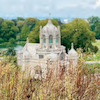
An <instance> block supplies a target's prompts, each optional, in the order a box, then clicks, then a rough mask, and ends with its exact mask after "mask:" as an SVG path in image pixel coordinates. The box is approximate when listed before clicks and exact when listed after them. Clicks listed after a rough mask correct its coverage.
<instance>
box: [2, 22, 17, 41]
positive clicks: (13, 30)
mask: <svg viewBox="0 0 100 100" xmlns="http://www.w3.org/2000/svg"><path fill="white" fill-rule="evenodd" d="M17 33H18V28H17V27H16V26H15V25H14V22H13V21H10V20H6V21H4V22H3V23H2V25H1V38H3V40H4V41H6V42H7V41H8V40H9V39H10V38H15V39H16V35H17Z"/></svg>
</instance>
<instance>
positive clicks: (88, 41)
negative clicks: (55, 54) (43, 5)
mask: <svg viewBox="0 0 100 100" xmlns="http://www.w3.org/2000/svg"><path fill="white" fill-rule="evenodd" d="M61 40H62V44H63V45H65V46H66V47H68V48H70V45H71V43H72V42H73V43H74V46H75V49H76V48H80V47H81V48H82V49H83V50H85V51H86V50H87V48H90V47H91V46H92V42H94V41H95V33H94V32H92V31H90V25H89V24H88V23H87V22H86V21H85V20H84V19H79V18H76V19H74V20H73V21H72V22H70V23H68V24H64V25H62V26H61Z"/></svg>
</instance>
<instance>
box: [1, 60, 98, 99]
mask: <svg viewBox="0 0 100 100" xmlns="http://www.w3.org/2000/svg"><path fill="white" fill-rule="evenodd" d="M0 100H100V78H99V77H95V74H93V73H91V74H89V73H88V71H87V69H86V67H85V65H84V62H82V61H79V65H78V66H77V67H74V68H73V67H72V66H71V65H70V69H69V70H68V72H67V73H66V74H64V72H63V69H62V67H61V66H60V73H59V75H57V76H56V77H54V75H53V71H50V74H49V76H48V77H47V79H46V80H41V81H40V80H35V79H34V78H32V77H28V78H25V77H24V76H23V73H22V72H21V71H20V70H19V68H18V66H15V65H12V64H11V63H7V62H6V61H4V62H2V63H1V64H0Z"/></svg>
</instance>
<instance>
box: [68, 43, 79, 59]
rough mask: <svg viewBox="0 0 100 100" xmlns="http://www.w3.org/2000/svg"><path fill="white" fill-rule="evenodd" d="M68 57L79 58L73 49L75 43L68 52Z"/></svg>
mask: <svg viewBox="0 0 100 100" xmlns="http://www.w3.org/2000/svg"><path fill="white" fill-rule="evenodd" d="M68 55H69V56H70V57H77V56H78V54H77V52H76V51H75V49H74V47H73V43H72V44H71V50H70V51H69V52H68Z"/></svg>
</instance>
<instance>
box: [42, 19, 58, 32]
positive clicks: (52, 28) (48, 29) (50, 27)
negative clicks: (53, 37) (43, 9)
mask: <svg viewBox="0 0 100 100" xmlns="http://www.w3.org/2000/svg"><path fill="white" fill-rule="evenodd" d="M42 32H43V33H44V34H46V33H49V34H54V33H55V34H58V29H57V27H56V26H54V25H53V24H52V22H51V19H50V18H49V20H48V23H47V24H46V25H45V26H44V27H43V29H42Z"/></svg>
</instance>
